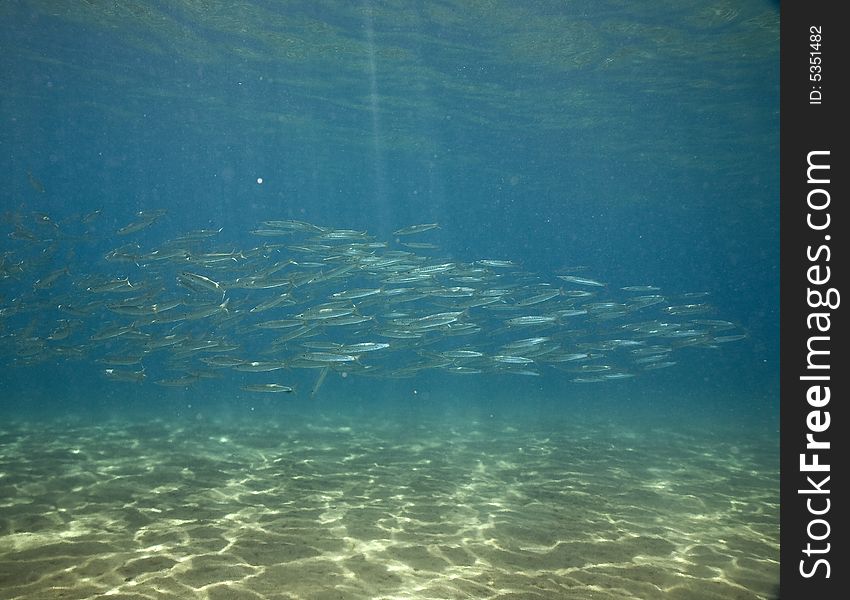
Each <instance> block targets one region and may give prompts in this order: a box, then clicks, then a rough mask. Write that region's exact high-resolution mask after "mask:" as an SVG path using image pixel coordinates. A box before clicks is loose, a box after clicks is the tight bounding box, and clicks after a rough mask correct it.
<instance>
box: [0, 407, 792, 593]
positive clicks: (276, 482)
mask: <svg viewBox="0 0 850 600" xmlns="http://www.w3.org/2000/svg"><path fill="white" fill-rule="evenodd" d="M777 454H778V446H777V442H776V439H770V438H768V437H764V438H761V439H760V438H759V437H758V436H754V437H746V436H726V437H724V436H723V435H720V434H718V433H716V432H709V431H700V430H699V429H698V428H694V431H690V432H683V431H681V430H673V429H667V430H664V429H653V430H648V429H646V428H643V429H641V428H637V427H635V428H632V429H630V428H626V427H621V426H614V425H610V426H607V427H604V426H603V427H600V426H599V425H598V424H595V425H593V426H591V425H582V424H576V423H574V424H569V423H547V422H546V421H545V420H541V421H540V422H537V423H536V424H523V425H521V424H519V423H516V422H512V421H510V420H501V421H499V420H498V419H496V420H487V419H481V420H469V421H465V422H452V421H447V420H444V419H443V420H441V419H435V420H434V421H433V422H427V420H425V421H423V420H418V421H417V422H416V423H415V424H413V425H411V423H409V422H407V423H401V422H396V421H394V420H392V419H365V418H355V417H351V418H346V417H342V416H339V417H334V416H325V417H321V418H320V417H315V416H313V417H309V418H308V417H302V418H300V419H298V418H294V417H292V416H288V417H287V418H286V419H281V420H274V419H270V420H254V421H246V422H236V421H221V422H213V421H210V420H203V421H197V422H195V421H185V422H180V423H176V422H166V421H164V420H158V421H148V422H138V421H137V422H129V421H120V420H112V421H107V422H99V423H84V422H81V421H61V420H55V421H48V422H43V421H16V422H8V421H7V422H5V423H3V424H0V598H2V599H4V600H6V599H9V600H11V599H38V600H50V599H53V598H73V599H83V598H110V599H123V600H144V599H155V598H185V599H196V598H198V599H210V600H224V599H239V600H241V599H245V600H248V599H261V598H267V599H274V600H285V599H296V598H304V599H316V600H320V599H322V600H326V599H327V600H329V599H333V598H337V599H353V600H356V599H381V598H385V599H391V598H392V599H395V598H398V599H402V598H404V599H420V598H421V599H424V598H428V599H439V600H448V599H454V598H488V599H499V600H509V599H514V600H519V599H527V600H532V599H544V598H551V599H582V600H584V599H594V600H608V599H634V598H641V599H656V598H657V599H682V600H684V599H706V600H709V599H717V600H720V599H723V600H749V599H753V600H754V599H758V598H762V599H767V598H778V581H779V567H778V559H779V490H778V487H779V475H778V457H777Z"/></svg>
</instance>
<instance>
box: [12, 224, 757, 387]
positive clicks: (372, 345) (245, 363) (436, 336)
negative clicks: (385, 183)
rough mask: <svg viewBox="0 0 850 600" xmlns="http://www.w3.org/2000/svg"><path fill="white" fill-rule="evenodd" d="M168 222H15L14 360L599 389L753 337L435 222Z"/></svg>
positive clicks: (149, 373) (633, 289) (667, 300)
mask: <svg viewBox="0 0 850 600" xmlns="http://www.w3.org/2000/svg"><path fill="white" fill-rule="evenodd" d="M164 218H166V211H164V210H146V211H140V212H139V213H138V214H136V215H135V218H133V219H132V220H131V221H130V222H129V223H127V224H126V225H124V226H122V227H120V228H117V229H115V228H113V229H110V230H108V231H104V228H103V227H100V229H101V231H102V233H96V231H97V228H96V227H94V224H95V223H98V222H99V221H100V220H102V215H101V211H96V212H94V213H91V214H88V215H84V216H79V217H76V218H74V219H64V220H62V221H61V222H59V221H56V220H54V219H53V218H51V216H50V215H47V214H44V213H15V214H7V215H6V219H5V220H6V222H7V224H8V227H9V229H11V231H9V232H8V234H7V236H6V242H5V243H4V246H5V247H4V248H3V251H2V254H0V296H1V297H2V298H0V300H1V301H2V304H0V363H2V364H4V365H6V366H9V367H12V366H24V365H30V364H38V363H49V361H53V362H57V361H81V362H83V363H85V364H86V365H87V366H88V367H90V368H92V369H97V370H98V371H99V372H100V374H101V375H102V376H103V377H105V378H107V379H108V380H112V381H118V382H138V383H143V382H153V383H155V384H158V385H162V386H171V387H181V388H185V387H189V386H192V385H194V384H197V383H198V382H200V381H202V380H204V379H212V378H217V379H227V380H232V383H233V385H235V386H238V387H239V388H241V389H242V390H244V391H247V392H256V393H271V394H275V393H291V392H293V391H294V389H295V386H294V385H293V384H292V383H291V381H289V380H288V378H289V379H291V378H292V377H291V375H288V374H289V373H291V372H292V370H295V369H315V370H317V371H316V376H315V378H314V379H315V384H314V385H313V386H312V394H315V393H316V392H317V391H318V389H319V387H320V386H321V384H322V382H323V381H324V380H325V377H326V376H327V375H328V373H331V372H336V373H341V374H344V375H348V374H359V375H367V376H368V375H372V376H375V377H386V378H392V377H413V376H416V375H417V374H418V373H421V372H423V371H434V370H438V371H443V372H447V373H457V374H482V373H483V374H508V375H518V376H531V377H533V376H539V375H541V374H543V373H545V372H546V371H547V370H557V371H562V372H564V373H566V374H567V377H568V379H569V380H570V381H572V382H575V383H601V382H605V381H612V380H620V379H626V378H630V377H634V376H635V375H638V374H640V373H645V372H648V371H653V370H657V369H664V368H667V367H671V366H673V365H674V364H675V363H676V358H675V357H676V354H677V352H679V351H680V350H681V349H682V348H685V347H697V348H718V347H720V346H722V345H723V344H725V343H728V342H734V341H737V340H740V339H742V338H744V337H746V335H745V334H744V333H742V332H741V330H740V328H739V327H738V326H736V325H735V324H734V323H732V322H730V321H725V320H722V319H718V318H715V317H714V316H713V312H714V309H713V308H712V307H711V306H710V305H709V304H708V303H707V302H706V296H707V293H706V292H695V293H693V292H692V293H678V294H666V293H662V291H661V290H660V289H659V288H658V287H656V286H653V285H649V284H644V283H640V284H637V285H630V286H626V287H620V288H615V287H612V286H608V285H606V284H605V283H603V282H600V281H597V280H595V279H592V278H590V277H586V276H585V274H584V273H583V272H582V271H571V272H569V273H564V274H559V275H555V276H553V277H551V278H546V277H542V276H537V275H534V274H531V273H527V272H524V271H523V270H522V269H521V268H520V266H519V265H517V264H515V263H514V262H512V261H509V260H499V259H480V260H472V261H471V262H459V261H456V260H447V259H445V258H440V257H439V255H438V252H439V249H438V248H437V247H436V246H435V245H434V244H431V243H429V242H427V241H421V240H422V239H423V237H427V236H422V235H421V234H424V233H426V232H427V231H429V230H432V229H436V228H437V227H438V225H437V224H436V223H425V224H420V225H413V226H410V227H405V228H403V229H399V230H397V231H395V232H394V233H393V239H392V241H381V240H377V239H375V238H374V237H373V236H371V235H369V234H368V233H367V232H366V231H356V230H350V229H337V228H331V227H325V226H319V225H314V224H311V223H307V222H303V221H296V220H289V219H287V220H271V221H264V222H262V223H260V224H258V225H257V226H256V228H255V229H253V230H251V231H250V236H251V237H250V238H247V237H246V236H245V235H244V234H242V236H241V237H239V238H237V242H239V243H241V244H243V245H242V246H241V247H236V245H235V243H234V242H233V241H226V240H225V239H224V237H223V233H222V232H223V231H224V229H223V228H217V229H199V230H194V231H187V232H185V233H183V234H181V235H177V236H176V237H170V239H167V240H162V241H158V240H157V233H156V231H157V229H158V228H160V227H161V226H162V223H161V221H162V220H163V219H164ZM93 232H95V233H93ZM246 239H250V240H255V242H253V243H251V244H244V242H245V241H246ZM107 243H112V244H114V247H112V248H111V249H109V250H108V251H106V252H102V253H100V254H99V256H101V258H100V259H99V260H98V261H96V262H95V263H94V264H93V263H92V261H91V260H90V257H89V258H88V259H85V260H84V259H82V258H80V255H81V253H82V252H83V251H89V250H91V248H96V247H98V246H99V245H103V244H107Z"/></svg>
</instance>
